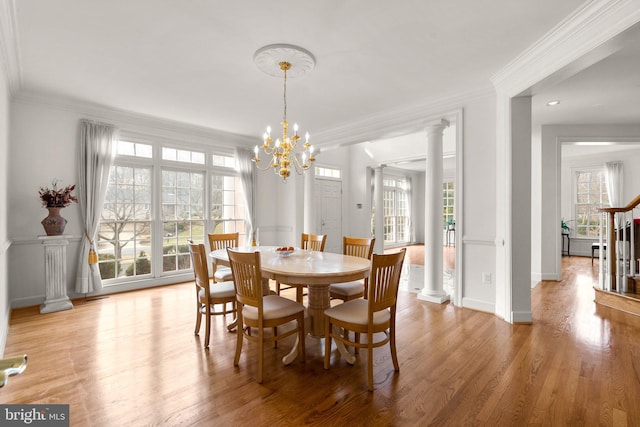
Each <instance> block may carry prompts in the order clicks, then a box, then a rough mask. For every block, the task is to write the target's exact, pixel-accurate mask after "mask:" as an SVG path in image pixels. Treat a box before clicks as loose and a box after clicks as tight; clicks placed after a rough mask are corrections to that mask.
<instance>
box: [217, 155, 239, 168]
mask: <svg viewBox="0 0 640 427" xmlns="http://www.w3.org/2000/svg"><path fill="white" fill-rule="evenodd" d="M211 162H212V163H213V166H219V167H222V168H235V167H236V159H235V157H233V156H223V155H220V154H214V155H212V156H211Z"/></svg>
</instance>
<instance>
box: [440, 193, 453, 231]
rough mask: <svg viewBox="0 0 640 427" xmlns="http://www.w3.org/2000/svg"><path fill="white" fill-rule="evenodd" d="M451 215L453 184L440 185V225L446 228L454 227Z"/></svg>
mask: <svg viewBox="0 0 640 427" xmlns="http://www.w3.org/2000/svg"><path fill="white" fill-rule="evenodd" d="M454 218H455V217H454V214H453V182H444V183H442V221H443V222H442V223H443V224H444V225H445V226H446V227H448V226H450V225H455V219H454Z"/></svg>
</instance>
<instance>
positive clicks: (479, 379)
mask: <svg viewBox="0 0 640 427" xmlns="http://www.w3.org/2000/svg"><path fill="white" fill-rule="evenodd" d="M590 264H591V262H590V258H581V257H565V258H563V276H562V280H561V281H559V282H542V283H541V284H539V285H538V286H537V287H536V288H535V289H533V291H532V308H533V324H531V325H510V324H507V323H506V322H504V321H502V320H501V319H499V318H497V317H496V316H494V315H492V314H488V313H482V312H478V311H473V310H468V309H462V308H458V307H455V306H453V305H452V304H443V305H436V304H430V303H426V302H423V301H418V300H417V299H416V295H415V294H414V293H411V292H401V294H400V296H399V310H398V325H399V327H398V335H397V341H398V356H399V362H400V373H398V374H395V373H394V371H393V364H392V362H391V358H390V354H389V350H388V348H387V347H383V348H380V349H376V350H375V352H374V378H375V386H376V390H375V391H374V392H373V393H371V392H368V391H367V380H366V362H367V354H366V352H362V351H361V352H360V354H359V356H358V360H357V362H356V364H355V365H354V366H351V365H348V364H347V363H346V362H345V361H344V360H343V359H341V358H340V357H339V356H338V353H337V352H336V351H335V350H333V351H332V354H331V367H330V369H329V370H324V369H323V363H322V362H323V355H322V352H323V345H322V342H321V341H320V340H317V339H314V338H310V337H309V338H307V342H306V344H307V361H306V363H301V362H299V361H296V362H294V363H293V364H292V365H290V366H283V365H282V363H281V358H282V356H283V355H284V354H286V352H287V351H288V350H289V348H290V347H291V345H292V344H293V337H289V338H287V339H285V340H283V341H282V342H281V343H280V345H279V347H278V348H277V349H273V348H267V349H265V379H264V383H263V384H258V383H256V381H255V378H256V374H257V361H256V357H257V352H256V351H257V350H256V347H255V346H254V345H252V343H245V347H244V350H243V353H242V357H241V359H240V366H238V367H234V366H233V354H234V350H235V338H236V335H235V333H230V332H228V331H227V330H226V327H225V326H226V325H227V324H228V323H229V322H230V321H231V317H230V316H228V317H227V319H224V318H222V317H220V316H217V317H215V318H214V320H213V327H212V337H211V348H210V349H209V350H204V349H203V348H202V343H203V339H204V337H203V333H204V325H203V328H202V332H201V335H200V336H194V334H193V327H194V323H195V309H194V306H195V304H194V298H195V295H194V292H195V291H194V286H193V284H192V283H187V284H179V285H172V286H166V287H162V288H155V289H148V290H144V291H139V292H129V293H124V294H119V295H112V296H110V297H109V298H105V299H100V300H95V301H91V302H84V301H74V305H75V307H74V309H73V310H69V311H64V312H59V313H50V314H46V315H40V314H39V312H38V309H37V307H31V308H25V309H18V310H14V311H13V312H12V314H11V320H10V328H9V334H8V338H7V344H6V349H5V355H6V356H10V355H14V354H21V353H26V354H28V357H29V364H28V367H27V369H26V370H25V371H24V372H23V373H22V374H20V375H18V376H15V377H11V378H10V380H9V382H8V384H7V385H6V386H5V387H4V388H3V389H2V390H0V403H49V404H54V403H67V404H69V405H70V412H71V425H74V426H91V425H95V426H122V425H133V426H137V425H167V426H177V425H213V424H214V423H215V424H220V423H222V424H224V425H251V426H270V425H278V426H280V425H303V424H305V425H306V424H308V425H323V426H324V425H329V426H331V425H345V424H353V425H442V426H460V425H500V426H503V425H505V426H510V425H513V426H520V425H528V424H533V425H630V426H631V425H639V424H640V405H638V403H637V402H639V401H640V318H638V317H637V316H632V315H629V314H626V313H622V312H617V311H615V310H612V309H609V308H607V307H601V306H596V305H595V304H594V301H593V300H594V291H593V284H594V281H595V279H596V277H597V270H596V269H595V267H593V268H592V267H591V265H590ZM287 292H291V295H290V296H293V292H294V290H291V291H287Z"/></svg>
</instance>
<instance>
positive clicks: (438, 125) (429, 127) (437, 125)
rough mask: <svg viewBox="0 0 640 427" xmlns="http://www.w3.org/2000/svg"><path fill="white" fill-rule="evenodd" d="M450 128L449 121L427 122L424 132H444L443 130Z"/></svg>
mask: <svg viewBox="0 0 640 427" xmlns="http://www.w3.org/2000/svg"><path fill="white" fill-rule="evenodd" d="M448 127H449V120H446V119H440V120H433V121H431V122H427V123H426V124H425V125H424V130H425V131H427V132H436V133H437V132H442V131H443V130H445V129H446V128H448Z"/></svg>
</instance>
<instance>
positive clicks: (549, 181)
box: [531, 124, 640, 280]
mask: <svg viewBox="0 0 640 427" xmlns="http://www.w3.org/2000/svg"><path fill="white" fill-rule="evenodd" d="M541 135H542V137H541V156H540V159H541V167H540V170H541V176H540V181H539V182H537V183H533V185H534V186H535V185H538V186H539V188H540V191H541V194H542V197H541V204H540V206H536V205H535V204H533V205H532V209H540V213H539V215H540V218H541V226H540V230H541V231H540V234H539V235H537V236H532V241H531V243H532V251H539V257H540V260H541V277H542V279H544V280H560V272H561V257H562V255H561V244H562V242H561V238H562V237H561V235H560V233H559V231H558V230H559V227H560V219H561V218H562V215H563V214H562V210H561V209H562V208H561V206H562V194H563V193H562V187H561V182H562V178H561V172H562V171H563V167H562V164H561V157H560V144H562V143H563V142H568V141H572V142H575V141H580V140H582V141H589V140H601V141H602V140H611V141H626V140H630V139H635V140H640V125H586V124H583V125H579V124H578V125H548V126H542V129H541ZM625 169H630V168H626V167H625ZM625 173H627V172H625ZM532 217H533V214H532ZM568 217H569V215H568V216H567V218H568ZM572 243H573V242H572ZM572 246H573V245H572ZM572 252H573V247H572Z"/></svg>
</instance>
